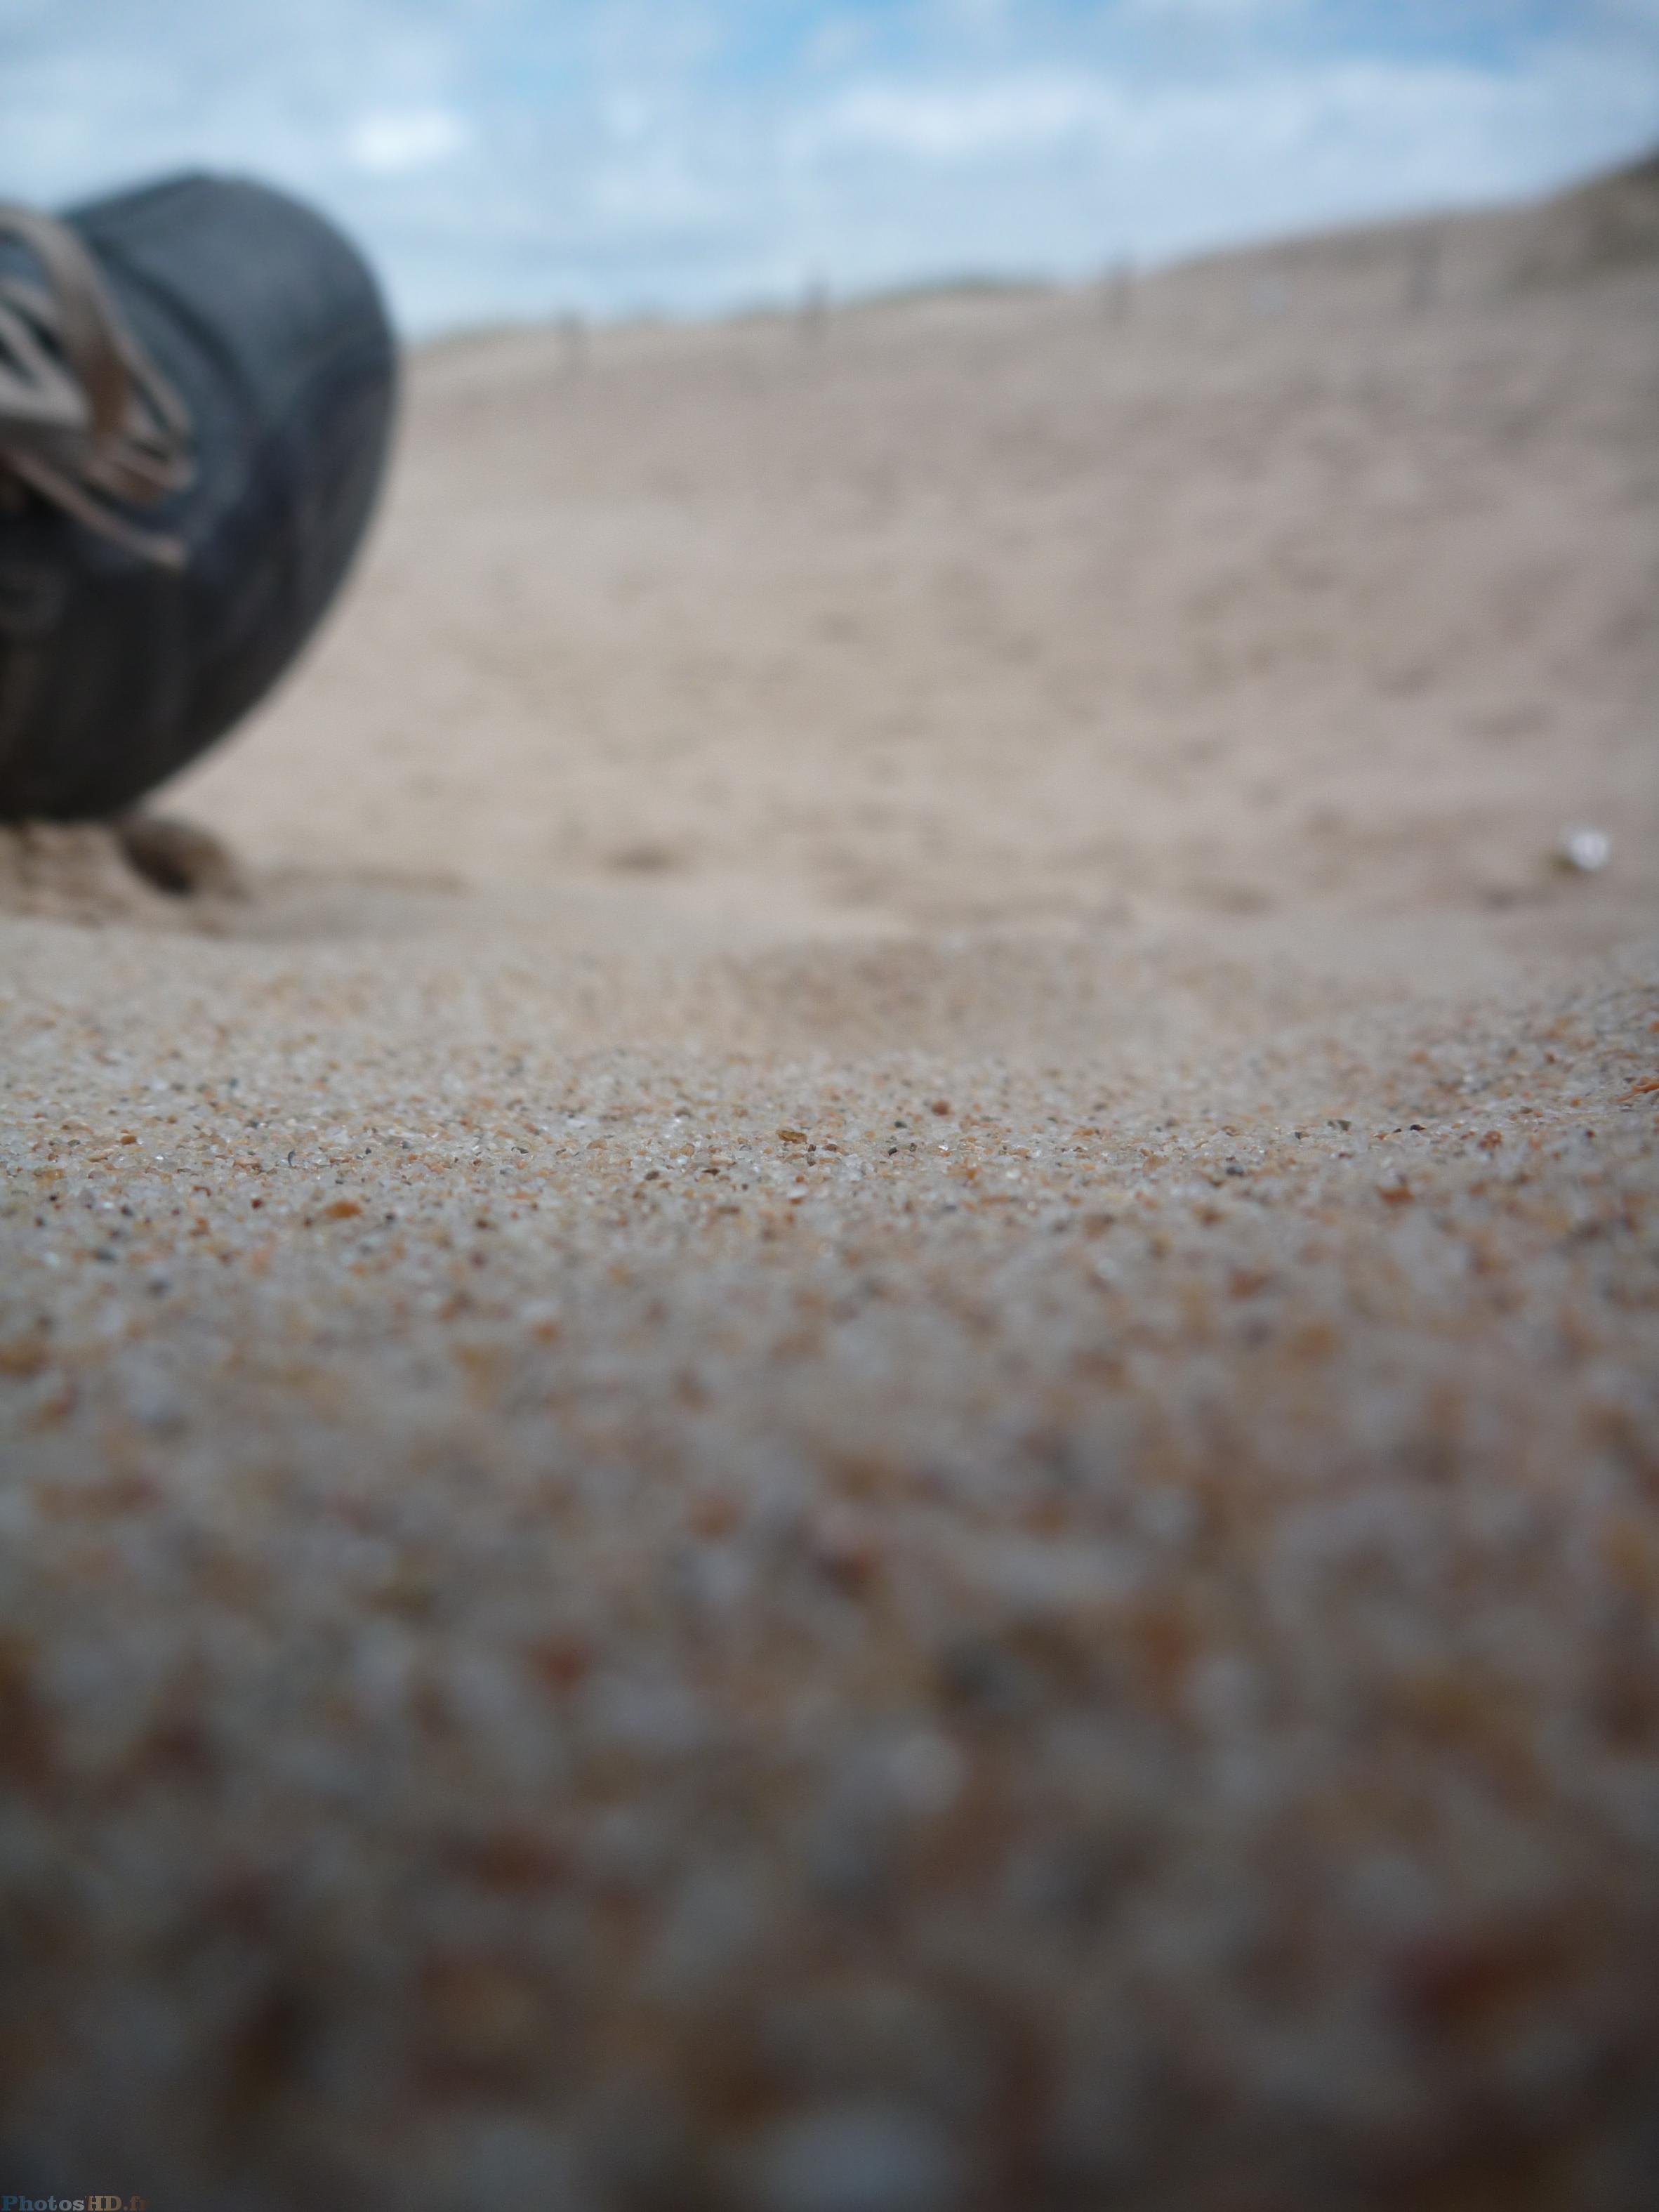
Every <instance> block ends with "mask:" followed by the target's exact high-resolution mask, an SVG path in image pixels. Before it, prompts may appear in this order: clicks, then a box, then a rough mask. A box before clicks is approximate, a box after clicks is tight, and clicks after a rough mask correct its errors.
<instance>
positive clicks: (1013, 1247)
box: [0, 177, 1659, 2212]
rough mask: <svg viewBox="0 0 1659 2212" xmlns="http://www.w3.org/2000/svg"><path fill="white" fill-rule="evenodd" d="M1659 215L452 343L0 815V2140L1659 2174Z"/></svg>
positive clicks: (318, 2208)
mask: <svg viewBox="0 0 1659 2212" xmlns="http://www.w3.org/2000/svg"><path fill="white" fill-rule="evenodd" d="M1653 199H1654V192H1653V186H1652V180H1651V179H1649V180H1648V181H1646V182H1644V180H1643V179H1641V178H1639V177H1638V179H1634V180H1633V181H1632V180H1630V179H1626V180H1625V181H1624V182H1623V183H1622V184H1620V185H1619V186H1618V187H1617V188H1616V189H1614V190H1612V191H1611V192H1610V193H1609V192H1607V191H1604V192H1603V194H1602V195H1601V197H1596V196H1595V195H1589V196H1586V197H1582V198H1580V199H1578V200H1576V201H1573V202H1570V203H1567V204H1558V205H1556V206H1553V207H1552V208H1549V209H1547V210H1539V211H1534V212H1522V213H1518V214H1515V215H1511V216H1502V217H1493V218H1489V219H1481V220H1478V221H1477V220H1472V219H1466V220H1463V221H1461V222H1448V223H1445V224H1441V225H1433V226H1422V227H1418V228H1411V229H1404V230H1400V231H1393V232H1387V233H1377V234H1365V235H1363V236H1359V237H1355V238H1348V239H1343V240H1322V241H1313V242H1310V243H1308V244H1304V245H1300V246H1295V247H1286V248H1283V249H1279V250H1277V251H1274V252H1268V253H1263V254H1257V255H1252V256H1245V257H1237V258H1232V259H1230V260H1226V261H1222V262H1217V263H1214V264H1207V265H1204V266H1200V267H1196V268H1194V269H1191V270H1182V271H1178V272H1176V273H1174V274H1172V275H1170V276H1166V277H1163V278H1159V279H1158V280H1155V281H1149V282H1147V283H1143V284H1141V285H1140V286H1139V287H1138V288H1137V289H1135V290H1134V291H1133V293H1127V294H1126V293H1124V292H1122V291H1121V290H1114V291H1112V292H1110V293H1109V294H1108V295H1104V296H1097V295H1057V294H1049V293H1042V292H1034V293H1022V294H1011V295H1007V296H1006V297H1004V296H998V295H987V296H975V295H959V296H951V295H945V296H939V297H933V298H920V299H916V300H914V301H901V302H896V303H890V304H886V305H881V306H870V307H860V308H856V309H854V308H848V309H846V310H843V311H839V312H836V313H831V314H829V315H828V316H823V315H820V314H814V315H812V316H811V317H804V318H802V319H791V318H788V317H775V318H757V319H754V320H753V321H750V322H747V323H740V324H736V325H726V326H723V327H720V328H714V329H698V330H685V331H679V330H667V329H649V328H639V329H630V330H625V331H615V332H609V333H601V334H595V335H593V336H592V337H590V338H589V340H588V341H587V342H586V343H585V344H584V345H583V346H582V347H581V348H580V349H576V348H575V347H574V346H573V344H572V343H571V340H570V338H569V337H568V334H566V335H560V334H558V333H553V332H541V331H530V332H523V333H510V332H509V333H501V334H497V335H490V336H485V337H477V338H475V339H471V340H466V341H457V342H454V343H449V344H447V345H445V346H443V347H441V348H436V349H432V350H430V351H429V352H428V354H427V355H425V356H423V357H422V358H421V359H420V360H419V361H418V362H416V364H415V367H414V370H413V374H412V379H411V388H410V401H409V408H408V416H407V422H406V426H405V437H404V453H403V457H402V462H401V467H400V473H399V476H398V482H397V485H396V488H395V491H394V495H393V497H392V501H391V505H390V510H389V513H388V515H387V517H386V521H385V524H384V526H383V528H382V531H381V533H380V538H379V539H378V542H377V544H376V545H375V548H374V552H373V554H372V556H371V558H370V559H369V561H368V563H367V565H366V568H365V570H364V573H363V574H362V578H361V579H360V580H359V582H358V584H357V586H356V588H355V590H354V592H353V594H352V596H351V599H350V601H349V605H348V607H347V609H346V610H345V611H343V614H342V616H341V617H340V619H339V621H338V623H337V626H336V627H335V628H334V629H333V630H332V631H331V634H330V635H329V636H328V638H327V639H326V640H325V642H324V644H323V646H322V647H321V648H320V650H319V652H318V653H317V654H316V656H315V657H314V659H313V661H312V662H311V663H310V664H309V665H308V666H307V669H306V670H305V671H304V672H303V674H302V675H301V677H300V678H298V679H297V680H296V681H295V683H294V684H292V685H291V687H290V688H289V690H287V691H286V692H285V693H284V694H283V696H282V697H281V699H280V700H279V701H278V702H276V705H275V706H274V707H273V708H270V710H269V711H268V712H267V713H266V714H264V716H263V717H262V718H261V719H260V720H259V721H258V724H257V725H256V726H253V727H252V728H251V729H250V730H249V731H248V732H246V734H245V736H244V737H243V738H241V739H240V740H239V741H238V743H237V744H236V745H235V746H234V747H233V748H231V749H228V750H226V751H225V752H224V753H223V754H222V757H215V758H214V759H212V760H211V761H210V763H207V764H205V765H204V767H203V768H202V769H199V770H198V771H197V772H196V773H195V774H194V775H192V776H191V778H189V779H187V780H186V781H185V782H184V783H183V784H181V785H180V786H179V787H178V788H177V789H176V790H175V791H173V792H170V793H168V794H167V800H166V804H167V809H168V811H169V812H173V811H175V810H177V811H179V812H181V813H182V814H183V815H184V816H185V817H187V818H189V819H191V820H194V821H197V822H199V823H203V824H204V825H206V827H207V828H208V829H210V830H212V831H213V832H215V833H216V834H217V835H218V836H220V837H222V839H224V840H225V841H226V844H227V846H228V850H229V851H232V852H234V853H235V854H237V855H238V856H239V860H240V876H239V875H238V874H237V873H235V872H233V871H232V870H231V869H230V867H229V865H228V862H227V861H226V860H225V858H224V854H222V852H218V853H216V848H213V847H212V846H210V845H209V846H197V847H190V848H185V847H182V846H181V845H180V844H179V842H178V840H177V839H176V837H175V838H174V839H173V840H172V842H168V841H167V840H165V839H163V840H162V841H161V844H160V845H159V846H158V844H157V842H156V841H155V838H154V837H151V838H150V839H149V842H148V843H145V842H143V840H140V841H138V842H135V839H134V836H133V833H131V831H127V832H124V833H123V834H122V836H117V835H116V834H115V833H114V832H112V831H106V830H103V829H97V828H92V827H88V828H81V829H72V830H49V829H40V828H34V829H27V830H22V831H16V830H14V831H8V832H4V833H0V907H3V908H5V909H7V914H8V918H6V919H4V920H0V945H3V954H0V975H3V981H0V1055H3V1057H0V1166H3V1171H4V1198H3V1203H0V1455H3V1480H0V1784H3V1795H0V1879H3V1884H4V1898H3V1911H0V2054H3V2060H0V2063H3V2079H4V2087H5V2102H4V2104H3V2106H0V2114H3V2117H0V2149H3V2156H0V2189H12V2188H17V2187H20V2186H21V2187H27V2188H33V2189H34V2190H37V2191H42V2192H46V2191H56V2192H57V2193H58V2194H59V2195H60V2196H61V2195H63V2194H64V2193H65V2192H67V2193H69V2194H70V2195H74V2194H82V2193H86V2192H88V2191H104V2190H110V2191H117V2190H118V2191H123V2192H133V2191H137V2192H141V2193H143V2194H144V2195H146V2196H148V2197H149V2198H150V2200H151V2202H152V2203H154V2204H155V2207H156V2208H157V2212H301V2208H303V2212H335V2208H338V2212H483V2208H485V2207H487V2206H490V2207H493V2206H495V2205H498V2204H504V2203H522V2204H526V2205H529V2204H535V2205H538V2206H540V2207H545V2208H547V2209H548V2212H1114V2209H1115V2208H1118V2207H1129V2208H1135V2209H1136V2212H1222V2208H1226V2212H1279V2208H1285V2212H1346V2208H1350V2207H1352V2208H1355V2212H1360V2208H1369V2207H1371V2206H1377V2207H1382V2206H1387V2207H1389V2208H1390V2212H1398V2208H1402V2207H1409V2208H1411V2212H1419V2208H1420V2212H1495V2208H1498V2207H1500V2206H1501V2207H1502V2208H1503V2212H1546V2208H1549V2212H1554V2208H1560V2209H1561V2212H1580V2209H1581V2208H1583V2212H1636V2208H1638V2207H1648V2206H1651V2205H1652V2203H1654V2202H1655V2201H1656V2191H1659V2178H1656V2177H1659V2121H1656V2114H1659V1132H1656V1115H1659V773H1656V769H1655V763H1654V751H1653V747H1654V738H1655V730H1654V702H1655V699H1656V696H1659V684H1656V678H1659V646H1656V630H1655V624H1654V621H1653V610H1654V607H1655V605H1656V604H1659V590H1656V586H1659V467H1656V459H1655V456H1656V453H1659V439H1656V432H1659V352H1656V349H1655V348H1654V345H1653V333H1654V330H1655V327H1656V311H1659V274H1656V264H1655V261H1654V259H1653V258H1652V223H1651V220H1650V217H1651V208H1652V204H1653ZM1644 211H1645V212H1644ZM1644 224H1645V225H1647V228H1645V229H1644ZM1644 241H1646V242H1645V243H1644ZM1575 826H1591V827H1597V828H1600V829H1602V830H1604V831H1606V832H1607V833H1608V834H1609V835H1610V836H1611V840H1612V854H1611V859H1610V860H1609V861H1608V864H1607V866H1605V867H1603V868H1601V869H1599V870H1592V871H1590V872H1585V871H1583V869H1580V868H1575V867H1574V866H1572V865H1571V862H1570V861H1569V860H1567V859H1566V858H1565V856H1564V854H1563V851H1562V846H1561V840H1562V837H1563V835H1564V832H1566V831H1568V830H1570V829H1572V828H1573V827H1575ZM186 849H187V850H188V851H189V852H190V853H192V854H194V855H195V858H194V859H193V860H190V861H189V862H188V863H187V864H185V863H180V865H183V866H185V873H186V876H187V878H188V880H189V881H190V882H191V884H195V885H196V886H197V888H196V889H195V890H191V891H189V892H187V893H185V894H184V895H179V894H169V893H168V892H167V891H166V890H162V889H161V888H158V880H157V870H158V867H159V871H160V875H161V878H165V877H166V875H167V868H168V867H169V866H172V865H173V863H172V862H170V861H168V860H167V859H166V857H165V856H166V855H167V854H173V856H174V858H175V859H176V858H177V856H178V854H180V853H181V852H184V851H185V850H186ZM158 850H159V851H161V853H162V854H163V859H162V860H161V862H159V863H157V862H155V861H154V859H153V857H152V860H151V862H149V863H147V865H148V866H149V868H150V873H149V878H145V877H144V876H143V875H141V874H140V873H139V872H137V871H136V870H135V868H134V867H133V866H132V864H131V856H133V855H135V854H136V855H137V857H139V858H141V859H142V858H143V853H144V852H146V851H148V852H149V853H150V854H151V855H152V856H154V854H155V853H156V852H157V851H158ZM1581 850H1582V848H1581ZM14 2174H15V2177H16V2179H11V2178H9V2177H11V2176H12V2175H14Z"/></svg>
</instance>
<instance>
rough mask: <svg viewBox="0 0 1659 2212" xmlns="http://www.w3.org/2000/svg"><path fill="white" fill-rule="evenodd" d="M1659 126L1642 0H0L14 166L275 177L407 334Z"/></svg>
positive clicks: (942, 250) (1548, 177)
mask: <svg viewBox="0 0 1659 2212" xmlns="http://www.w3.org/2000/svg"><path fill="white" fill-rule="evenodd" d="M1656 146H1659V0H0V197H9V198H13V199H26V200H29V201H32V202H33V203H35V204H46V205H49V206H50V205H60V204H65V203H67V202H70V201H72V200H73V199H74V198H75V197H78V196H82V195H85V194H87V193H88V192H92V191H99V190H101V189H104V188H106V187H107V186H110V185H118V184H121V183H125V182H128V181H137V180H138V179H142V178H146V177H149V176H154V175H157V174H161V173H166V172H167V171H169V170H176V169H178V168H180V167H212V168H218V169H228V170H233V171H238V172H241V173H252V174H256V175H259V176H263V177H264V178H266V179H270V181H272V182H274V183H277V184H281V185H286V186H288V187H289V188H290V189H292V190H295V191H299V192H301V193H302V194H304V195H306V196H307V197H310V198H311V199H313V200H314V201H315V202H317V203H318V204H320V205H321V206H323V207H325V209H327V210H329V211H330V212H331V214H333V215H334V216H336V217H337V219H338V220H340V221H341V222H343V223H344V224H345V225H346V227H347V228H349V230H350V231H351V232H352V233H353V234H354V235H355V236H356V237H357V238H358V240H360V241H361V242H362V244H363V245H364V246H366V247H367V248H368V251H369V252H370V253H371V255H372V256H373V258H374V260H375V262H376V264H377V265H378V266H379V267H380V270H381V271H382V273H383V275H384V276H385V278H386V283H387V285H388V289H389V290H390V293H391V295H392V301H393V304H394V307H395V309H396V311H397V313H398V316H399V319H400V320H401V321H402V322H403V324H404V327H405V328H406V329H407V330H409V331H411V332H412V333H415V334H417V335H426V334H430V333H432V332H434V331H440V330H443V329H447V328H453V327H457V326H462V325H471V324H477V323H481V322H489V321H495V320H501V319H517V318H521V317H533V316H544V315H550V314H558V313H580V314H584V315H594V316H611V315H622V314H629V313H640V312H644V311H653V312H660V313H719V312H723V311H725V310H727V309H730V308H732V307H743V306H747V305H750V304H756V303H759V302H763V301H782V300H787V299H790V298H794V297H799V295H801V293H802V292H803V291H804V290H805V289H806V288H808V287H821V288H823V289H826V290H827V291H828V292H829V293H830V294H832V295H834V294H846V293H857V292H864V291H869V290H872V289H882V288H884V287H888V286H894V285H899V284H903V283H912V282H916V281H921V280H927V279H932V278H940V277H949V276H964V275H1032V276H1058V277H1062V278H1077V277H1081V276H1086V275H1088V274H1090V273H1091V272H1092V271H1095V270H1100V269H1103V268H1104V267H1107V266H1109V265H1112V264H1115V263H1118V262H1120V261H1121V260H1123V259H1125V258H1129V259H1132V260H1133V261H1135V262H1136V263H1138V264H1141V265H1148V264H1157V263H1158V262H1162V261H1165V260H1168V259H1170V258H1174V257H1176V256H1178V255H1180V254H1182V253H1185V252H1193V251H1197V250H1200V249H1206V248H1209V247H1212V246H1222V245H1228V244H1231V243H1234V242H1237V241H1241V240H1249V239H1254V238H1260V237H1264V236H1268V235H1272V234H1277V233H1281V232H1285V231H1291V230H1306V229H1313V228H1321V227H1323V226H1325V225H1328V224H1333V223H1338V222H1349V221H1356V220H1363V219H1367V218H1370V217H1373V216H1387V215H1392V214H1395V213H1401V214H1403V213H1407V212H1413V211H1417V210H1426V209H1431V208H1440V207H1456V206H1470V205H1479V204H1485V203H1488V202H1492V201H1496V200H1501V199H1504V198H1509V197H1516V196H1518V195H1522V194H1527V193H1532V192H1537V191H1545V190H1547V189H1549V188H1551V187H1553V186H1554V185H1558V184H1560V183H1562V182H1565V181H1567V180H1570V179H1574V178H1577V177H1579V176H1582V175H1585V174H1588V173H1591V172H1593V171H1594V170H1595V169H1596V168H1598V167H1602V166H1605V165H1608V164H1611V163H1613V162H1615V161H1620V160H1621V159H1625V158H1627V157H1629V156H1632V155H1637V154H1639V153H1642V152H1644V151H1647V150H1650V149H1652V148H1654V147H1656Z"/></svg>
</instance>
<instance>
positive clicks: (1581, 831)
mask: <svg viewBox="0 0 1659 2212" xmlns="http://www.w3.org/2000/svg"><path fill="white" fill-rule="evenodd" d="M1612 858H1613V840H1612V838H1611V837H1609V836H1608V835H1607V831H1606V830H1605V829H1590V828H1589V827H1588V826H1585V825H1580V826H1579V827H1577V828H1576V829H1564V830H1563V831H1562V832H1561V842H1560V843H1559V845H1558V846H1557V847H1556V848H1555V860H1556V865H1557V866H1558V867H1561V868H1567V869H1570V870H1571V871H1572V872H1573V873H1574V874H1576V875H1581V876H1594V875H1596V874H1599V872H1601V869H1603V868H1605V867H1606V866H1607V862H1608V861H1609V860H1611V859H1612Z"/></svg>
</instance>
